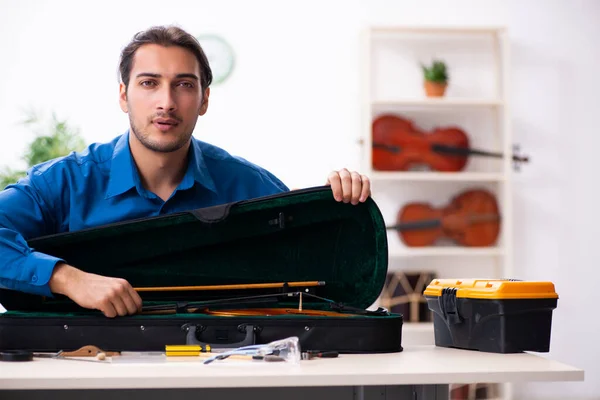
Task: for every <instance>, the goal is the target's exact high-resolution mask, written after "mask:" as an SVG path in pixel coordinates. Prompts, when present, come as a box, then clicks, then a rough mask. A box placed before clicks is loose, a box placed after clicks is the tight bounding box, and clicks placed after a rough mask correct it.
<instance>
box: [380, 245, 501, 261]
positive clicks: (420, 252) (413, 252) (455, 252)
mask: <svg viewBox="0 0 600 400" xmlns="http://www.w3.org/2000/svg"><path fill="white" fill-rule="evenodd" d="M503 254H504V251H503V249H502V248H501V247H458V246H457V247H412V248H403V249H398V250H396V249H390V250H389V256H390V258H400V257H450V256H501V255H503Z"/></svg>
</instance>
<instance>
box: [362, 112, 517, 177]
mask: <svg viewBox="0 0 600 400" xmlns="http://www.w3.org/2000/svg"><path fill="white" fill-rule="evenodd" d="M372 125H373V126H372V128H373V142H372V144H373V148H372V162H373V168H374V169H376V170H380V171H408V170H411V169H413V168H415V167H419V166H425V167H428V168H429V169H432V170H434V171H440V172H458V171H462V170H464V168H465V166H466V164H467V162H468V158H469V157H470V156H482V157H491V158H503V157H504V155H503V154H502V153H497V152H491V151H485V150H480V149H472V148H471V147H470V143H469V137H468V136H467V134H466V133H465V131H464V130H462V129H460V128H458V127H436V128H435V129H433V130H432V131H431V132H425V131H422V130H420V129H418V128H417V127H415V125H414V123H413V121H412V120H410V119H407V118H403V117H400V116H398V115H391V114H384V115H381V116H379V117H377V118H375V119H374V120H373V124H372ZM513 150H514V153H515V154H513V156H512V161H513V166H514V168H515V169H516V170H518V169H519V166H520V163H527V162H529V157H528V156H521V155H519V154H518V151H519V149H518V147H515V148H514V149H513Z"/></svg>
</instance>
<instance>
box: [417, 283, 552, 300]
mask: <svg viewBox="0 0 600 400" xmlns="http://www.w3.org/2000/svg"><path fill="white" fill-rule="evenodd" d="M444 289H456V297H462V298H470V299H490V300H500V299H557V298H558V294H557V293H556V291H555V289H554V284H553V283H552V282H534V281H518V280H511V279H434V280H432V281H431V283H430V284H429V285H428V286H427V288H426V289H425V291H424V292H423V295H425V296H432V297H439V296H441V295H442V292H443V291H444Z"/></svg>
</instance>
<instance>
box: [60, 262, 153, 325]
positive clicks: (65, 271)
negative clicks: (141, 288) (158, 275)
mask: <svg viewBox="0 0 600 400" xmlns="http://www.w3.org/2000/svg"><path fill="white" fill-rule="evenodd" d="M49 285H50V290H51V291H52V292H53V293H58V294H63V295H65V296H67V297H69V298H70V299H71V300H73V301H74V302H75V303H77V304H79V305H80V306H82V307H84V308H90V309H96V310H100V311H102V313H103V314H104V315H106V316H107V317H109V318H113V317H116V316H117V315H120V316H123V315H127V314H135V313H137V312H139V311H141V309H142V299H141V297H140V295H139V294H138V293H137V292H136V291H135V290H134V289H133V288H132V287H131V285H130V284H129V282H127V281H126V280H125V279H121V278H110V277H105V276H101V275H96V274H91V273H88V272H84V271H81V270H79V269H77V268H75V267H72V266H70V265H68V264H64V263H59V264H57V265H56V267H55V268H54V272H53V273H52V277H51V278H50V282H49Z"/></svg>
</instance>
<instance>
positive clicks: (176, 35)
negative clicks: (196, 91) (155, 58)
mask: <svg viewBox="0 0 600 400" xmlns="http://www.w3.org/2000/svg"><path fill="white" fill-rule="evenodd" d="M145 44H158V45H160V46H179V47H183V48H184V49H187V50H189V51H191V52H192V53H193V54H194V55H195V56H196V58H197V59H198V63H199V64H200V83H201V85H202V89H203V90H204V89H206V88H207V87H209V86H210V84H211V82H212V71H211V69H210V65H209V64H208V59H207V58H206V54H204V50H202V46H200V43H199V42H198V40H197V39H196V38H195V37H194V36H192V35H190V34H189V33H187V32H186V31H184V30H183V29H181V28H179V27H176V26H153V27H151V28H149V29H147V30H145V31H142V32H138V33H136V34H135V35H134V36H133V39H132V40H131V42H130V43H129V44H128V45H127V46H126V47H125V48H124V49H123V51H122V52H121V61H120V63H119V74H120V75H121V81H122V82H123V83H124V84H125V87H126V88H127V87H128V86H129V78H130V75H131V67H132V65H133V57H134V56H135V52H136V51H137V49H139V48H140V47H141V46H142V45H145Z"/></svg>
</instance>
